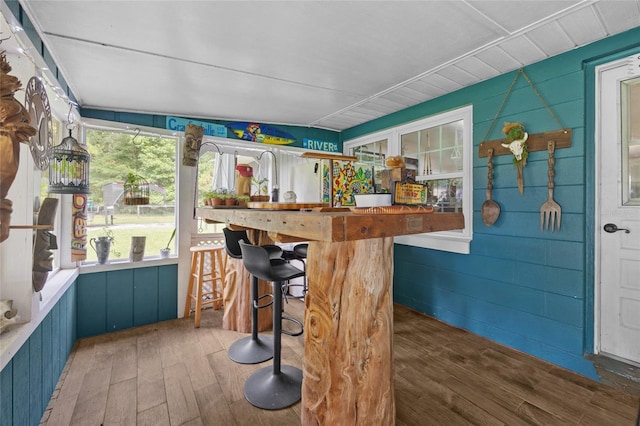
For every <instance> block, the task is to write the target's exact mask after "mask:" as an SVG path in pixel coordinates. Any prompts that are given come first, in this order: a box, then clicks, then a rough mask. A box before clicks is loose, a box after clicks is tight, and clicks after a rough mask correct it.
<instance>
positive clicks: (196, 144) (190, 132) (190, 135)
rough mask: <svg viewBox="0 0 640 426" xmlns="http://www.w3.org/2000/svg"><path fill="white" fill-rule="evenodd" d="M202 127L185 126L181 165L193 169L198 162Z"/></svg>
mask: <svg viewBox="0 0 640 426" xmlns="http://www.w3.org/2000/svg"><path fill="white" fill-rule="evenodd" d="M203 135H204V127H202V126H197V125H195V124H191V123H189V124H187V125H186V127H185V129H184V149H183V150H182V165H183V166H189V167H193V166H195V165H196V163H197V162H198V155H199V153H200V147H201V146H202V137H203Z"/></svg>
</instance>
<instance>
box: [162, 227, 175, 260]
mask: <svg viewBox="0 0 640 426" xmlns="http://www.w3.org/2000/svg"><path fill="white" fill-rule="evenodd" d="M175 236H176V228H173V232H172V233H171V237H169V242H168V243H167V246H166V247H165V248H161V249H160V257H162V258H163V259H166V258H168V257H169V255H171V247H170V246H171V241H173V237H175Z"/></svg>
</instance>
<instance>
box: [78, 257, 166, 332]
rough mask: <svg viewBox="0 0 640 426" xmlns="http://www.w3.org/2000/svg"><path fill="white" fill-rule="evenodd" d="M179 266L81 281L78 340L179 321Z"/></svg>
mask: <svg viewBox="0 0 640 426" xmlns="http://www.w3.org/2000/svg"><path fill="white" fill-rule="evenodd" d="M177 292H178V266H177V265H163V266H149V267H142V268H136V269H125V270H116V271H106V272H95V273H89V274H82V275H80V277H78V330H77V332H78V338H81V337H87V336H94V335H98V334H103V333H107V332H112V331H118V330H124V329H127V328H130V327H135V326H140V325H145V324H153V323H156V322H159V321H165V320H169V319H173V318H177Z"/></svg>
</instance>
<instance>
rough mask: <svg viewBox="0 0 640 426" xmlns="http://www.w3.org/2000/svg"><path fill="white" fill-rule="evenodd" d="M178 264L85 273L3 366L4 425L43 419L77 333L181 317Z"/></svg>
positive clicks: (0, 410) (0, 409)
mask: <svg viewBox="0 0 640 426" xmlns="http://www.w3.org/2000/svg"><path fill="white" fill-rule="evenodd" d="M177 294H178V265H165V266H151V267H143V268H138V269H127V270H121V271H110V272H98V273H93V274H83V275H80V276H79V277H78V278H77V280H76V282H75V283H73V284H72V285H71V286H70V287H69V289H68V290H67V291H66V293H65V294H64V295H63V296H62V297H61V298H60V300H59V301H58V303H57V304H56V305H55V306H54V307H53V309H52V310H51V312H49V314H48V315H47V316H46V317H45V319H44V320H43V321H42V323H41V324H40V325H39V326H38V327H37V328H36V330H35V331H34V332H33V334H32V335H31V336H30V337H29V339H28V340H27V342H26V343H25V344H24V345H23V346H22V347H21V348H20V349H19V350H18V352H17V353H16V354H15V356H14V357H13V358H12V359H11V361H9V363H8V364H7V365H6V367H5V368H4V369H3V370H2V371H1V372H0V426H13V425H34V426H35V425H38V424H39V423H40V418H41V417H42V414H43V413H44V410H45V409H46V408H47V405H48V404H49V400H50V399H51V395H52V393H53V390H54V389H55V386H56V384H57V383H58V379H59V377H60V374H61V373H62V370H63V368H64V366H65V364H66V362H67V358H68V357H69V354H70V353H71V350H72V348H73V345H74V343H75V341H76V339H79V338H82V337H87V336H92V335H96V334H104V333H107V332H111V331H117V330H123V329H125V328H129V327H136V326H139V325H145V324H153V323H156V322H159V321H165V320H169V319H173V318H176V317H177Z"/></svg>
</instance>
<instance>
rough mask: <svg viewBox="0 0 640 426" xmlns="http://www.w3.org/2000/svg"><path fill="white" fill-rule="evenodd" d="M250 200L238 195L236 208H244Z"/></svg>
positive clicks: (247, 197) (245, 196) (246, 196)
mask: <svg viewBox="0 0 640 426" xmlns="http://www.w3.org/2000/svg"><path fill="white" fill-rule="evenodd" d="M250 200H251V197H249V196H248V195H238V207H246V206H247V204H249V201H250Z"/></svg>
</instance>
